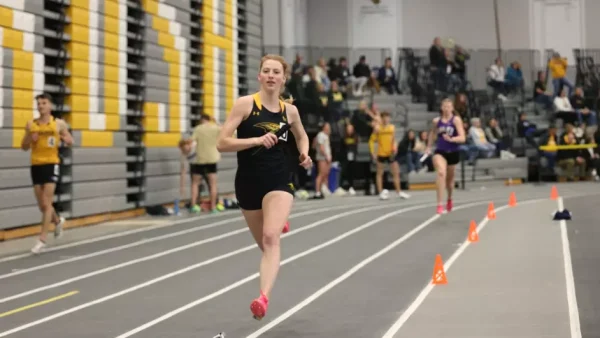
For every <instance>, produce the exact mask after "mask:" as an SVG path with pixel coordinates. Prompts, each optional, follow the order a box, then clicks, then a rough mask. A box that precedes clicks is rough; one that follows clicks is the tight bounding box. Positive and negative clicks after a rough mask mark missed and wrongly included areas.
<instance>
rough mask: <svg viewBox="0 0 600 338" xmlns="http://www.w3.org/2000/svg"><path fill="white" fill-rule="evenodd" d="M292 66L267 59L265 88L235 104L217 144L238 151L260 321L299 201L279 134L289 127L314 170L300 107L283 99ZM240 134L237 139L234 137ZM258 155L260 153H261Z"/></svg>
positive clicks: (304, 162)
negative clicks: (255, 254) (256, 254)
mask: <svg viewBox="0 0 600 338" xmlns="http://www.w3.org/2000/svg"><path fill="white" fill-rule="evenodd" d="M288 67H289V66H288V64H287V63H286V62H285V60H284V59H283V57H281V56H279V55H266V56H264V57H263V58H262V60H261V63H260V68H259V75H258V80H259V82H260V90H259V92H257V93H255V94H254V95H247V96H243V97H240V98H239V99H237V100H236V102H235V103H234V105H233V108H232V110H231V113H230V114H229V116H228V117H227V120H226V121H225V123H224V125H223V128H222V130H221V133H220V135H219V140H218V145H217V147H218V149H219V151H220V152H237V160H238V169H237V172H236V176H235V193H236V197H237V200H238V202H239V206H240V209H241V210H242V214H243V215H244V218H245V220H246V223H247V224H248V227H249V229H250V232H251V233H252V236H253V237H254V240H255V241H256V243H257V245H258V247H259V248H260V249H261V250H262V252H263V255H262V259H261V262H260V296H259V297H258V298H256V299H255V300H254V301H253V302H252V303H251V305H250V310H251V311H252V314H253V315H254V318H255V319H257V320H260V319H262V318H263V317H264V316H265V315H266V312H267V308H268V304H269V296H270V292H271V290H272V288H273V285H274V282H275V279H276V277H277V273H278V271H279V264H280V254H281V253H280V236H281V233H282V231H283V228H284V225H285V224H286V221H287V219H288V216H289V214H290V210H291V208H292V203H293V200H294V185H293V183H291V182H290V174H289V173H290V168H289V163H290V161H289V159H287V158H286V153H287V150H286V147H287V146H288V145H287V140H288V132H285V133H284V134H283V135H281V136H280V137H279V138H278V137H277V136H275V132H276V131H277V130H279V129H280V128H281V127H282V126H284V125H286V124H289V126H290V128H291V129H290V130H291V131H292V133H293V137H294V138H295V141H296V144H297V148H298V151H299V153H300V156H299V158H298V159H299V164H300V165H301V166H302V167H304V168H305V169H309V168H310V167H311V166H312V160H311V158H310V157H309V156H308V150H309V142H308V136H307V135H306V131H305V130H304V127H303V126H302V122H301V120H300V116H299V114H298V109H297V108H296V107H294V106H292V105H291V104H288V103H285V102H283V101H282V100H281V99H280V94H281V92H282V88H283V86H284V84H285V82H286V79H285V74H286V71H287V68H288ZM236 130H237V138H234V137H233V133H234V131H236ZM256 151H258V152H256Z"/></svg>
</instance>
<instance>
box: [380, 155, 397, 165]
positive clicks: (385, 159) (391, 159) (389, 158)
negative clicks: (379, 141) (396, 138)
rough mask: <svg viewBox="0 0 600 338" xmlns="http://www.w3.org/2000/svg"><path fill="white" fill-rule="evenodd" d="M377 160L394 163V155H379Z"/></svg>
mask: <svg viewBox="0 0 600 338" xmlns="http://www.w3.org/2000/svg"><path fill="white" fill-rule="evenodd" d="M377 162H379V163H393V162H394V157H393V156H389V157H386V156H377Z"/></svg>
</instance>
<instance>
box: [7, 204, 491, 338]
mask: <svg viewBox="0 0 600 338" xmlns="http://www.w3.org/2000/svg"><path fill="white" fill-rule="evenodd" d="M479 204H483V203H482V202H475V203H470V204H466V205H464V206H461V207H460V208H467V207H469V206H475V205H479ZM431 205H435V204H428V205H426V206H423V205H422V206H419V207H413V208H407V209H402V210H396V211H393V212H390V213H387V214H385V215H382V216H380V217H377V218H376V219H374V220H372V221H370V222H367V223H365V224H363V225H361V226H359V227H358V228H355V229H353V230H351V231H348V232H346V233H344V234H342V235H340V236H337V237H335V238H333V239H331V240H329V241H327V242H325V243H322V244H320V245H317V246H315V247H313V248H311V249H309V250H306V251H304V252H301V253H299V254H296V255H294V256H292V257H290V258H288V259H286V260H284V261H282V262H281V264H280V266H283V265H286V264H288V263H291V262H293V261H295V260H297V259H300V258H302V257H304V256H306V255H309V254H311V253H313V252H315V251H318V250H320V249H323V248H325V247H328V246H330V245H332V244H334V243H337V242H339V241H341V240H342V239H344V238H346V237H348V236H351V235H353V234H355V233H357V232H359V231H362V230H364V229H367V228H369V227H371V226H373V225H375V224H377V223H380V222H381V221H384V220H386V219H388V218H390V217H393V216H396V215H399V214H402V213H405V212H408V211H412V210H418V209H423V208H429V207H430V206H431ZM458 208H459V207H457V208H455V209H458ZM439 217H441V216H439V215H435V216H433V217H432V219H434V220H435V219H438V218H439ZM423 228H424V227H417V229H418V230H416V231H415V229H413V230H412V231H410V232H409V233H412V234H414V233H417V232H418V231H420V230H421V229H423ZM257 277H259V274H258V273H255V274H253V275H251V276H248V277H246V278H244V279H242V280H239V281H237V282H235V283H233V284H231V285H229V286H227V287H225V288H222V289H221V290H219V291H217V292H214V293H211V294H209V295H207V296H204V297H202V298H200V299H198V300H195V301H193V302H191V303H189V304H187V305H184V306H182V307H180V308H178V309H175V310H173V311H171V312H168V313H166V314H164V315H162V316H160V317H158V318H156V319H154V320H152V321H150V322H148V323H146V324H144V325H141V326H139V327H137V328H135V329H133V330H130V331H128V332H126V333H124V334H122V335H120V336H117V338H126V337H130V336H133V335H134V334H137V333H139V332H141V331H143V330H145V329H148V328H150V327H152V326H154V325H156V324H158V323H160V322H162V321H165V320H167V319H169V318H171V317H173V316H175V315H177V314H179V313H181V312H183V311H186V310H189V309H191V308H193V307H195V306H197V305H199V304H202V303H204V302H206V301H208V300H211V299H213V298H215V297H217V296H219V295H222V294H224V293H226V292H228V291H231V290H233V289H235V288H237V287H239V286H241V285H243V284H245V283H247V282H249V281H251V280H253V279H255V278H257ZM0 337H2V336H1V335H0Z"/></svg>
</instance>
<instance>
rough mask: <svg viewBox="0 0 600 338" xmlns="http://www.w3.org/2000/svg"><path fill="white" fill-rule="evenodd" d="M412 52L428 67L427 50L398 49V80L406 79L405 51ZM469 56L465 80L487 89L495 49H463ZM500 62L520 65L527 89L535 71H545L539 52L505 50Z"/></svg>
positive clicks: (531, 50)
mask: <svg viewBox="0 0 600 338" xmlns="http://www.w3.org/2000/svg"><path fill="white" fill-rule="evenodd" d="M407 48H408V49H410V50H412V52H413V53H414V56H415V57H416V58H419V59H421V60H422V61H421V63H420V64H421V65H424V66H428V65H429V48H410V47H403V48H399V49H398V52H397V55H398V60H397V62H398V63H397V64H395V65H394V66H395V67H396V69H398V74H399V75H400V76H399V77H400V78H405V77H406V75H405V74H406V72H407V71H408V69H406V53H405V51H406V49H407ZM465 50H466V52H467V53H468V54H469V56H470V59H469V60H468V61H467V62H466V68H467V80H468V81H469V82H470V83H471V85H472V86H473V88H474V89H478V90H480V89H487V87H488V86H487V72H488V68H489V67H490V65H492V64H493V63H494V60H495V59H496V57H497V56H498V51H497V50H496V49H465ZM500 56H501V58H502V60H503V61H504V67H505V68H508V67H509V66H510V64H511V63H512V62H513V61H517V62H519V63H520V64H521V72H522V73H523V79H524V80H525V84H526V85H527V86H529V87H532V86H533V83H534V82H535V80H536V79H537V71H538V70H542V69H545V66H546V60H545V59H544V58H543V57H544V55H543V54H542V53H541V52H540V51H539V50H533V49H507V50H503V51H502V52H501V53H500Z"/></svg>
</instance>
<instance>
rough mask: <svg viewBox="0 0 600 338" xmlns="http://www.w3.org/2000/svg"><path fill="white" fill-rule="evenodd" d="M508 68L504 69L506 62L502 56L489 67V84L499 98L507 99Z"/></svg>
mask: <svg viewBox="0 0 600 338" xmlns="http://www.w3.org/2000/svg"><path fill="white" fill-rule="evenodd" d="M505 78H506V70H505V69H504V63H503V62H502V59H501V58H496V60H494V63H493V64H492V65H490V67H489V68H488V81H487V83H488V85H489V86H490V87H492V88H493V89H494V95H497V96H498V98H499V99H501V100H506V99H507V97H506V94H507V90H506V84H505Z"/></svg>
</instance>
